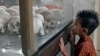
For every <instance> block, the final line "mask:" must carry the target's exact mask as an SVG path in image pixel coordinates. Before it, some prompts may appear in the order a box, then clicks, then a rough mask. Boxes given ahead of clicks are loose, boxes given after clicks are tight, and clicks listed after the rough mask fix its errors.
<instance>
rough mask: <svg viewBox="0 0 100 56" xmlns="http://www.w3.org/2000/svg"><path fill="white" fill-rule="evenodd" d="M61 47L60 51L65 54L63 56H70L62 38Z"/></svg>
mask: <svg viewBox="0 0 100 56" xmlns="http://www.w3.org/2000/svg"><path fill="white" fill-rule="evenodd" d="M59 47H60V50H61V53H62V54H63V56H69V55H68V53H67V50H66V48H65V45H64V40H63V38H62V37H61V38H60V43H59Z"/></svg>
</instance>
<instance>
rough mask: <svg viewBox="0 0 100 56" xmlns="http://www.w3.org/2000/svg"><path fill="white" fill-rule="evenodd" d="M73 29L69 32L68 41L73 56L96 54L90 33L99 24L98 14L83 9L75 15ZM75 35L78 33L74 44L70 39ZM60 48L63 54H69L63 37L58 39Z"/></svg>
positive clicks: (94, 55)
mask: <svg viewBox="0 0 100 56" xmlns="http://www.w3.org/2000/svg"><path fill="white" fill-rule="evenodd" d="M76 18H77V19H76V21H75V24H74V27H73V29H72V30H71V32H70V37H69V41H70V43H71V45H72V47H73V48H74V51H75V54H74V55H75V56H96V51H95V48H94V45H93V42H92V40H91V37H90V34H91V33H92V32H93V31H94V30H95V29H96V28H97V26H98V25H99V21H98V16H97V13H96V12H95V11H92V10H83V11H80V12H79V13H78V14H77V16H76ZM75 35H79V37H80V39H79V41H78V43H77V44H75V43H74V42H73V41H72V39H73V37H74V36H75ZM59 46H60V50H61V53H62V54H63V56H69V55H68V53H67V50H65V47H64V41H63V38H61V39H60V43H59Z"/></svg>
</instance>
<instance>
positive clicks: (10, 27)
mask: <svg viewBox="0 0 100 56" xmlns="http://www.w3.org/2000/svg"><path fill="white" fill-rule="evenodd" d="M0 2H1V4H0V56H24V55H23V53H22V48H21V35H20V14H19V6H18V5H19V1H18V0H0Z"/></svg>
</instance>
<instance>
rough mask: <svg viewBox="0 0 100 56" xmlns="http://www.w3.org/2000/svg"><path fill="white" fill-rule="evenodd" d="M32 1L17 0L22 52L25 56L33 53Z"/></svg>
mask: <svg viewBox="0 0 100 56" xmlns="http://www.w3.org/2000/svg"><path fill="white" fill-rule="evenodd" d="M32 2H33V1H32V0H19V6H20V18H21V19H20V20H21V36H22V50H23V53H24V55H25V56H31V54H32V52H34V43H33V42H34V38H33V19H32Z"/></svg>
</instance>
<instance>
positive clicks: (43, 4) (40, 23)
mask: <svg viewBox="0 0 100 56" xmlns="http://www.w3.org/2000/svg"><path fill="white" fill-rule="evenodd" d="M72 12H73V6H72V0H34V2H33V25H34V39H35V40H34V43H35V49H38V48H40V47H41V46H42V45H44V44H45V43H46V42H47V41H48V40H50V39H51V38H53V37H54V36H55V35H56V34H57V33H58V32H60V31H61V30H62V29H63V28H64V27H65V26H67V25H68V23H70V22H71V21H72V18H73V14H72Z"/></svg>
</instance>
